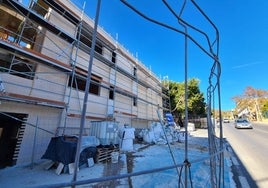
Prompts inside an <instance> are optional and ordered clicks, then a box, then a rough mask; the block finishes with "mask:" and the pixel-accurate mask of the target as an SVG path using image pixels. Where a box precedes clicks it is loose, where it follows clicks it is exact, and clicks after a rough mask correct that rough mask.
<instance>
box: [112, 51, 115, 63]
mask: <svg viewBox="0 0 268 188" xmlns="http://www.w3.org/2000/svg"><path fill="white" fill-rule="evenodd" d="M115 61H116V53H115V52H113V53H112V62H113V63H115Z"/></svg>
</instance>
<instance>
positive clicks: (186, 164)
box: [183, 159, 191, 167]
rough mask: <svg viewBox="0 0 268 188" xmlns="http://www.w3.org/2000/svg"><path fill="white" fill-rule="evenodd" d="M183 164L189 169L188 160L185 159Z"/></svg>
mask: <svg viewBox="0 0 268 188" xmlns="http://www.w3.org/2000/svg"><path fill="white" fill-rule="evenodd" d="M183 163H184V165H185V166H186V167H191V163H190V162H189V161H188V159H185V161H184V162H183Z"/></svg>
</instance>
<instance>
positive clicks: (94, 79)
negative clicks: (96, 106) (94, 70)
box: [68, 75, 101, 95]
mask: <svg viewBox="0 0 268 188" xmlns="http://www.w3.org/2000/svg"><path fill="white" fill-rule="evenodd" d="M100 80H101V78H100V77H98V76H96V75H94V76H93V75H92V76H91V82H90V86H89V93H91V94H94V95H100V83H101V82H100ZM68 86H69V87H71V86H72V88H74V89H78V90H79V91H85V89H86V78H85V77H82V76H79V75H78V76H75V77H74V79H73V83H72V77H71V76H70V77H69V82H68Z"/></svg>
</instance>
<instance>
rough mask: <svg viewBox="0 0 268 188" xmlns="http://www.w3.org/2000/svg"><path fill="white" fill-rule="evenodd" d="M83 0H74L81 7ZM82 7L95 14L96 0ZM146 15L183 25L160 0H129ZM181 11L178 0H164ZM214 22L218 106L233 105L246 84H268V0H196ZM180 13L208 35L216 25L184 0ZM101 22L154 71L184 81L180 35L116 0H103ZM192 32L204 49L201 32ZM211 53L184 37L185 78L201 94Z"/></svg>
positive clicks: (204, 88) (263, 85)
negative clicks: (219, 70) (192, 81)
mask: <svg viewBox="0 0 268 188" xmlns="http://www.w3.org/2000/svg"><path fill="white" fill-rule="evenodd" d="M83 2H84V1H82V0H81V1H76V4H78V6H79V7H82V5H83ZM85 2H86V5H85V13H86V14H87V15H89V16H90V17H91V18H94V17H95V11H96V4H97V0H87V1H85ZM127 2H129V3H131V4H132V5H134V6H135V7H136V8H137V9H139V10H140V11H141V12H143V13H144V14H146V15H147V16H149V17H151V18H153V19H155V20H158V21H160V22H163V23H165V24H168V25H170V26H172V27H175V28H177V29H180V30H183V28H182V27H181V26H180V25H179V24H178V22H177V20H176V19H175V17H174V16H173V15H172V14H171V13H170V11H168V9H167V8H166V6H164V4H163V3H162V1H161V0H146V1H137V0H128V1H127ZM167 2H168V3H170V5H171V6H172V8H173V9H174V10H175V11H176V12H179V11H180V9H181V6H182V3H181V2H182V1H178V0H167ZM195 2H196V3H197V4H198V5H199V6H200V7H201V8H202V10H203V11H204V12H205V13H206V14H207V15H208V16H209V18H210V19H211V20H212V21H213V23H214V24H215V25H216V26H217V28H218V30H219V34H220V47H219V59H220V63H221V68H222V74H221V106H222V110H230V109H232V108H234V107H235V106H234V102H233V101H232V99H231V98H232V97H234V96H236V95H240V94H243V92H244V89H245V88H246V87H247V86H252V87H253V88H256V89H263V90H268V85H267V83H268V82H267V81H268V77H267V75H266V74H267V73H268V64H267V61H268V53H267V50H268V48H267V47H268V37H267V33H268V20H267V18H268V11H267V10H268V1H266V0H255V1H244V0H243V1H242V0H237V1H233V0H217V1H209V0H203V1H201V0H196V1H195ZM181 18H182V19H184V20H185V21H187V22H189V23H190V24H192V25H194V26H195V27H198V28H199V29H201V30H202V31H204V32H205V33H206V34H207V35H208V36H209V37H210V38H211V40H212V39H214V38H215V30H214V29H213V28H212V27H211V25H209V24H208V23H207V22H206V21H205V20H204V18H203V17H202V16H201V15H200V14H199V13H198V11H197V9H196V8H195V7H194V6H193V5H192V3H191V1H189V0H188V1H187V3H186V8H185V10H184V12H183V14H182V17H181ZM99 25H100V26H101V27H103V28H104V30H105V31H106V32H107V33H109V34H110V35H111V36H112V37H113V38H116V36H118V42H119V43H120V44H122V45H123V46H124V47H125V48H126V49H128V50H129V51H130V52H131V53H132V54H134V56H137V57H138V59H139V61H141V62H142V63H143V64H145V65H146V66H147V67H149V68H151V70H152V71H153V72H154V73H155V74H156V75H157V76H158V77H163V76H168V78H169V79H170V80H173V81H178V82H183V81H184V36H183V35H182V34H180V33H177V32H174V31H171V30H169V29H166V28H164V27H161V26H159V25H156V24H154V23H152V22H149V21H147V20H145V19H144V18H142V17H140V16H139V15H138V14H136V13H134V12H133V11H132V10H130V9H129V8H128V7H126V6H125V5H124V4H123V3H121V2H120V1H119V0H102V2H101V10H100V17H99ZM190 35H191V36H193V38H194V39H195V40H196V41H197V42H198V43H200V44H201V45H202V46H203V47H204V48H206V49H208V46H207V43H206V41H205V39H204V37H203V36H202V35H200V34H197V33H196V32H190ZM212 63H213V61H212V59H211V58H209V57H208V56H207V55H206V54H204V52H202V51H201V50H200V49H199V48H198V47H196V45H195V44H194V43H193V42H191V41H189V42H188V78H198V79H199V80H200V81H201V83H200V88H201V91H202V92H204V94H205V96H206V95H207V94H206V91H207V87H208V78H209V74H210V68H211V66H212Z"/></svg>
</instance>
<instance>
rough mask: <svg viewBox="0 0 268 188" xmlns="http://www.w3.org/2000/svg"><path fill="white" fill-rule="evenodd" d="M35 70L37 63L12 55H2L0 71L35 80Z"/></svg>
mask: <svg viewBox="0 0 268 188" xmlns="http://www.w3.org/2000/svg"><path fill="white" fill-rule="evenodd" d="M35 71H36V64H35V63H32V62H30V61H28V60H26V59H22V58H19V57H14V56H12V55H4V56H2V55H1V62H0V72H8V73H9V74H12V75H16V76H19V77H22V78H26V79H30V80H33V79H34V76H35Z"/></svg>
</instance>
